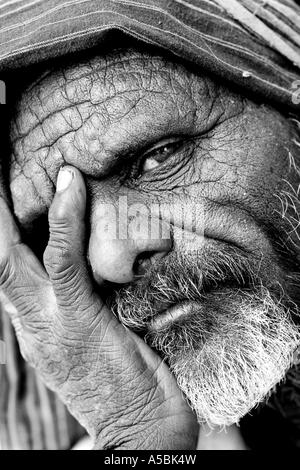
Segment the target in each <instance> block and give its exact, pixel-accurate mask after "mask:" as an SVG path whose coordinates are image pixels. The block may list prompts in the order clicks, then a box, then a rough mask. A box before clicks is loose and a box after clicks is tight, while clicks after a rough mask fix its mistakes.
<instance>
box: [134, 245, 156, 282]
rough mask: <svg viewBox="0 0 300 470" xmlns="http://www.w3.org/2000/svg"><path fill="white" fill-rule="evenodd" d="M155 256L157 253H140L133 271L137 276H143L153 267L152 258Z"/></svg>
mask: <svg viewBox="0 0 300 470" xmlns="http://www.w3.org/2000/svg"><path fill="white" fill-rule="evenodd" d="M154 255H155V251H144V252H143V253H139V254H138V255H137V257H136V258H135V261H134V263H133V267H132V271H133V274H134V275H135V276H142V275H143V274H145V272H146V271H147V270H148V269H149V267H150V266H151V264H152V263H151V258H152V257H153V256H154Z"/></svg>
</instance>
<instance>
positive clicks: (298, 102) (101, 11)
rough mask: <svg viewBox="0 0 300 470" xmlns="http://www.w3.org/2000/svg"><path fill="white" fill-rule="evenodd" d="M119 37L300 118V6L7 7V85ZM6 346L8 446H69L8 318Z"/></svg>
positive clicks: (229, 0)
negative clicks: (23, 72) (24, 71)
mask: <svg viewBox="0 0 300 470" xmlns="http://www.w3.org/2000/svg"><path fill="white" fill-rule="evenodd" d="M120 34H122V35H123V34H125V35H127V36H130V37H132V38H135V39H136V40H138V41H142V42H144V43H147V44H152V45H155V46H159V47H161V48H163V49H167V50H168V51H171V52H172V53H173V54H175V55H177V56H180V57H181V58H184V59H185V60H188V61H190V62H192V63H193V64H194V65H195V66H196V67H198V69H199V70H206V71H208V72H210V73H212V74H214V75H215V76H217V77H219V80H221V79H222V80H226V81H229V82H230V83H231V84H232V85H235V86H238V87H239V88H240V89H243V88H244V89H245V90H248V91H249V90H250V92H253V93H254V94H256V95H257V96H259V95H260V96H262V97H263V98H264V99H265V100H270V101H271V102H273V103H274V104H277V105H279V106H281V107H283V109H284V110H287V111H288V112H297V110H298V111H299V109H300V92H299V90H300V7H299V6H297V4H296V2H295V1H293V0H266V1H263V0H0V76H3V77H4V76H5V75H6V73H7V72H11V71H14V70H17V69H19V68H21V67H26V66H28V65H30V64H35V63H40V62H41V61H43V60H46V59H55V58H56V57H62V56H64V55H66V54H70V53H71V52H76V51H81V50H85V49H89V48H94V47H95V48H98V52H101V48H102V49H103V48H104V45H105V43H107V42H108V41H111V40H112V38H113V37H119V35H120ZM17 76H18V75H17ZM297 90H298V92H297ZM3 338H4V340H5V343H6V346H7V360H6V365H0V442H2V446H3V447H10V448H20V447H21V448H52V449H53V448H66V447H68V446H70V444H71V442H72V440H73V439H75V438H76V435H78V434H80V430H79V429H76V426H75V424H74V422H72V421H70V417H68V415H67V413H66V410H65V409H64V407H63V405H62V404H61V403H59V401H58V400H57V399H56V397H54V396H53V395H52V394H51V393H50V392H49V391H47V390H46V388H45V387H44V386H43V385H42V384H41V383H40V381H39V380H38V379H37V378H36V377H35V375H34V373H33V372H32V371H31V370H30V368H29V367H28V366H27V365H25V364H24V363H23V361H22V359H21V357H20V355H19V353H18V350H17V347H16V342H15V338H14V335H13V331H12V327H11V325H10V322H9V320H8V318H7V317H6V316H5V315H4V314H2V315H1V312H0V340H1V339H3Z"/></svg>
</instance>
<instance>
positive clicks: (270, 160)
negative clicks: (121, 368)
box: [10, 50, 300, 425]
mask: <svg viewBox="0 0 300 470" xmlns="http://www.w3.org/2000/svg"><path fill="white" fill-rule="evenodd" d="M11 141H12V158H11V171H10V178H11V193H12V198H13V202H14V208H15V213H16V216H17V217H18V219H19V221H20V224H21V225H22V226H24V227H28V226H29V225H30V224H31V223H32V222H34V221H36V220H38V219H39V218H40V217H41V216H43V215H44V214H45V213H46V212H47V210H48V208H49V206H50V204H51V201H52V198H53V194H54V190H55V181H56V178H57V173H58V170H59V168H60V167H61V166H62V165H63V164H65V163H68V164H71V165H74V166H76V167H77V168H79V169H80V170H81V171H82V173H83V174H84V176H85V179H86V183H87V187H88V194H89V219H88V222H87V231H88V240H87V245H88V249H87V256H88V260H89V263H90V266H91V270H92V274H93V276H94V279H95V281H96V282H97V284H98V285H99V288H101V289H102V292H103V295H104V296H105V297H106V300H107V302H108V303H109V305H111V308H112V309H113V310H114V311H115V313H116V314H117V315H118V316H119V318H120V320H121V321H122V322H123V323H124V324H125V325H126V326H129V327H130V328H132V329H134V330H135V331H137V332H140V334H142V335H144V336H145V338H146V340H147V341H148V342H149V343H150V345H151V346H152V347H154V348H156V349H157V350H158V351H160V352H161V354H162V355H163V356H164V357H165V358H166V359H167V361H168V362H169V364H170V367H171V369H172V370H173V372H174V374H175V375H176V377H177V380H178V384H179V385H180V387H181V388H182V389H183V391H184V392H185V393H186V395H187V397H188V399H189V400H190V402H191V405H192V406H193V407H194V408H195V410H196V412H197V415H198V417H199V419H200V420H201V421H205V422H207V423H208V424H209V425H223V424H231V423H233V422H237V421H238V420H239V419H240V418H241V417H242V416H243V415H245V414H246V413H247V412H248V411H249V410H250V409H251V408H252V407H253V406H254V405H255V404H257V403H258V402H259V401H261V400H262V399H263V398H264V397H265V396H266V394H267V393H268V392H269V391H270V390H271V389H272V387H274V386H275V384H276V383H277V382H278V381H280V380H281V379H282V377H283V376H284V375H285V373H286V371H287V369H288V368H289V367H290V366H291V365H292V364H293V361H294V357H293V354H294V352H295V349H296V347H297V344H298V343H299V340H300V336H299V333H298V329H297V326H296V324H295V323H294V321H296V322H297V310H298V307H297V305H298V299H299V289H298V286H297V284H298V282H297V281H298V275H299V264H298V262H299V253H300V252H299V249H298V233H299V232H298V230H297V229H298V224H299V218H298V206H299V202H298V188H299V183H300V173H299V170H298V168H297V159H299V157H298V156H297V152H298V155H299V143H297V122H296V121H295V122H292V120H288V119H287V118H285V117H284V116H282V115H281V114H279V113H278V112H277V111H275V110H274V109H272V108H270V107H267V106H264V105H262V104H256V103H254V102H252V101H250V100H248V99H246V98H244V97H243V96H241V95H239V94H235V93H234V92H232V91H229V90H228V89H227V88H226V87H223V86H222V85H220V84H219V82H218V83H217V82H216V81H214V80H212V79H211V78H209V77H207V76H206V75H205V74H203V75H196V74H194V73H193V72H191V71H189V70H188V69H187V68H185V67H184V66H183V65H179V64H176V63H172V62H169V61H168V60H165V59H164V58H162V57H159V56H156V55H155V56H153V55H149V54H148V53H146V52H144V53H143V52H139V51H132V50H129V51H118V52H114V53H112V54H110V55H107V56H106V57H104V58H103V57H96V58H93V59H91V60H87V61H85V62H82V63H78V64H76V65H68V66H66V67H64V68H61V69H59V70H56V71H49V72H47V73H45V74H44V75H43V76H41V77H40V78H39V79H38V80H37V81H36V82H35V83H33V84H32V85H31V86H30V87H29V88H28V89H26V90H25V91H24V92H23V94H22V97H21V99H20V100H19V103H18V106H17V109H16V115H15V119H14V122H13V123H12V131H11ZM121 232H122V233H121ZM297 289H298V290H297Z"/></svg>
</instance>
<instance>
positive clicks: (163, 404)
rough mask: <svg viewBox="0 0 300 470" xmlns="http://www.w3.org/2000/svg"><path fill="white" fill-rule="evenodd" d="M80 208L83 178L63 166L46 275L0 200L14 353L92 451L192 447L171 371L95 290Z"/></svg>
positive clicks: (192, 425) (189, 420)
mask: <svg viewBox="0 0 300 470" xmlns="http://www.w3.org/2000/svg"><path fill="white" fill-rule="evenodd" d="M85 206H86V190H85V185H84V181H83V178H82V176H81V174H80V173H79V171H78V170H76V169H75V168H72V167H65V168H64V169H63V170H61V173H60V176H59V179H58V185H57V193H56V195H55V197H54V200H53V204H52V206H51V208H50V211H49V225H50V239H49V243H48V247H47V249H46V252H45V255H44V264H45V268H46V269H44V267H43V266H42V265H41V263H40V262H39V261H38V260H37V258H36V257H35V256H34V254H33V253H32V252H31V251H30V250H29V248H28V247H27V246H25V245H24V244H22V243H21V240H20V237H19V235H18V231H17V228H16V226H15V224H14V222H13V220H12V218H11V216H10V213H9V211H8V208H7V207H6V205H5V203H4V202H3V200H1V201H0V220H1V229H0V289H1V291H2V293H3V294H4V296H5V301H6V310H8V311H9V313H10V315H11V318H12V321H13V324H14V327H15V330H16V334H17V337H18V340H19V344H20V348H21V352H22V354H23V356H24V357H25V359H26V360H27V361H28V362H29V363H30V364H31V365H32V366H33V367H35V368H36V369H37V371H38V372H39V374H40V376H41V377H42V378H43V380H44V382H45V383H46V384H47V385H48V387H49V388H51V389H52V390H53V391H55V392H56V393H57V394H58V395H59V396H60V398H61V399H62V401H63V402H64V403H65V404H66V405H67V406H68V408H69V410H70V411H71V413H72V414H73V415H74V416H75V417H76V418H77V419H78V421H79V422H80V423H81V424H82V425H83V426H84V427H85V428H86V429H87V431H88V432H89V434H90V435H91V436H92V437H93V439H94V440H95V448H115V449H195V448H196V442H197V434H198V425H197V422H196V419H195V416H194V414H193V412H192V411H191V409H190V408H189V406H188V405H187V404H186V402H185V401H184V400H183V398H182V396H181V392H180V390H179V389H178V387H177V384H176V381H175V379H174V377H173V376H172V375H171V373H170V371H169V369H168V368H167V366H166V365H165V363H164V362H162V361H161V359H160V358H159V357H158V356H157V355H156V354H155V353H154V352H153V351H152V350H151V349H150V348H149V347H148V346H147V345H146V344H145V343H144V341H142V340H141V339H140V338H139V337H138V336H136V335H135V334H134V333H133V332H131V331H129V330H127V329H125V328H124V327H123V326H122V325H121V324H120V322H119V321H118V320H117V319H116V318H115V317H114V316H113V315H112V313H111V312H110V311H109V309H108V308H107V307H106V306H105V305H104V304H103V302H102V301H101V299H100V298H99V297H98V296H97V295H96V293H95V292H94V290H93V284H92V282H91V281H90V278H89V273H88V270H87V266H86V261H85V225H84V216H85ZM3 294H2V296H3Z"/></svg>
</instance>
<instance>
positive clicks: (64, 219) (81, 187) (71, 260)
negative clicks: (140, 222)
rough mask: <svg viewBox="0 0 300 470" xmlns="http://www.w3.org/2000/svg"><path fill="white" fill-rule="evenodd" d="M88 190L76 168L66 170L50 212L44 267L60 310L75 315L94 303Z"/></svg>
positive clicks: (63, 171)
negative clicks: (87, 239)
mask: <svg viewBox="0 0 300 470" xmlns="http://www.w3.org/2000/svg"><path fill="white" fill-rule="evenodd" d="M85 210H86V189H85V184H84V180H83V177H82V176H81V173H80V172H79V170H77V169H76V168H73V167H71V166H65V167H63V168H62V169H61V170H60V172H59V175H58V179H57V188H56V194H55V196H54V199H53V202H52V205H51V207H50V210H49V230H50V237H49V243H48V246H47V248H46V251H45V253H44V264H45V267H46V270H47V272H48V274H49V278H50V280H51V282H52V284H53V288H54V292H55V295H56V298H57V303H58V306H59V307H61V308H63V309H67V310H71V311H72V312H74V311H77V310H81V311H83V310H84V311H86V310H87V309H86V307H87V306H88V305H89V304H91V303H93V302H94V296H93V286H92V282H91V281H90V279H89V274H88V270H87V266H86V260H85V259H86V258H85Z"/></svg>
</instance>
